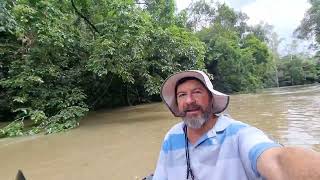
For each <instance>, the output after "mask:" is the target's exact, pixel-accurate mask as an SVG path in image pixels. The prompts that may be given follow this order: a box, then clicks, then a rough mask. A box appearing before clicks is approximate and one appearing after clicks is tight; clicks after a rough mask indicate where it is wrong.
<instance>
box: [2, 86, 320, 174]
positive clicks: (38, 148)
mask: <svg viewBox="0 0 320 180" xmlns="http://www.w3.org/2000/svg"><path fill="white" fill-rule="evenodd" d="M319 107H320V85H313V86H299V87H290V88H279V89H268V90H264V91H263V92H261V93H257V94H241V95H233V96H231V103H230V108H229V113H230V114H231V116H232V117H233V118H235V119H238V120H242V121H244V122H247V123H250V124H252V125H254V126H256V127H258V128H260V129H262V130H264V131H265V132H266V133H267V134H268V135H270V136H272V137H273V138H274V139H275V140H277V141H279V142H280V143H282V144H284V145H288V146H292V145H298V146H304V147H308V148H312V149H314V150H317V151H320V142H319V141H320V118H319V115H320V110H319ZM179 121H180V119H178V118H173V117H172V115H171V114H170V113H169V111H168V110H167V109H166V107H165V106H164V105H163V104H162V103H154V104H148V105H141V106H135V107H127V108H120V109H116V110H109V111H100V112H95V113H91V114H89V115H88V116H87V117H86V118H85V119H84V120H83V121H82V122H81V126H80V127H79V128H77V129H74V130H71V131H68V132H66V133H59V134H53V135H47V136H43V135H37V136H32V137H19V138H7V139H0V159H1V165H0V179H1V180H2V179H14V176H15V174H16V172H17V169H22V170H23V171H24V172H25V174H26V176H27V179H28V180H43V179H46V180H63V179H66V180H73V179H74V180H87V179H111V180H131V179H132V180H134V179H140V178H141V177H143V176H144V175H147V174H149V173H150V172H152V171H153V170H154V168H155V163H156V161H157V157H158V153H159V149H160V144H161V141H162V138H163V137H164V135H165V133H166V132H167V130H168V129H169V128H170V127H171V126H172V125H173V124H175V123H177V122H179Z"/></svg>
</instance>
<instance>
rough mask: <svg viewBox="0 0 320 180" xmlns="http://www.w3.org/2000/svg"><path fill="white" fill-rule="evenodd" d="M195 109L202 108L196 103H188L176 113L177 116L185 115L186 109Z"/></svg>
mask: <svg viewBox="0 0 320 180" xmlns="http://www.w3.org/2000/svg"><path fill="white" fill-rule="evenodd" d="M195 109H201V110H202V111H203V109H202V107H201V106H200V105H198V104H196V103H192V104H188V105H187V106H185V107H184V108H183V109H182V111H181V112H180V113H179V114H178V115H177V116H178V117H185V116H186V114H187V112H188V111H191V110H195Z"/></svg>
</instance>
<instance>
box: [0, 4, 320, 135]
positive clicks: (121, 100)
mask: <svg viewBox="0 0 320 180" xmlns="http://www.w3.org/2000/svg"><path fill="white" fill-rule="evenodd" d="M144 2H145V4H144V5H137V4H136V1H134V0H95V1H90V0H74V1H72V0H70V1H64V0H16V1H10V0H6V1H3V2H1V3H0V122H1V121H10V123H9V124H8V125H7V126H5V127H3V128H2V129H0V137H6V136H17V135H26V134H35V133H39V132H45V133H53V132H59V131H63V130H66V129H70V128H74V127H77V126H78V125H79V122H80V120H81V118H83V117H84V116H85V114H86V113H87V112H88V111H89V110H95V109H99V108H113V107H117V106H123V105H135V104H140V103H145V102H151V101H157V100H159V90H160V86H161V83H162V82H163V81H164V79H165V78H166V77H168V76H169V75H170V74H172V73H174V72H177V71H181V70H185V69H202V70H205V71H208V72H210V73H211V74H212V75H213V77H214V79H213V82H214V84H215V86H216V87H217V89H219V90H222V91H224V92H239V91H254V90H255V89H257V88H263V87H274V86H277V83H278V75H277V72H278V69H279V80H280V81H281V83H280V84H288V83H286V82H288V81H290V85H294V84H301V83H312V82H316V81H319V76H320V75H319V72H320V68H319V63H318V62H317V61H316V60H307V59H305V60H301V58H298V57H293V58H290V61H288V60H286V58H283V59H284V60H283V62H280V58H279V57H278V56H277V55H275V51H274V50H273V48H269V47H268V44H270V41H272V39H270V38H268V33H269V31H267V29H264V27H260V26H259V27H250V26H248V25H247V23H246V20H247V16H246V15H245V14H243V13H241V12H235V11H234V10H233V9H230V8H229V7H228V6H226V5H225V4H216V5H215V6H212V5H209V4H207V3H206V1H204V0H201V1H198V2H194V4H192V5H191V6H190V8H188V9H186V10H183V11H181V12H180V13H176V12H175V3H174V1H173V0H145V1H144ZM275 57H276V58H275ZM302 72H303V73H302ZM282 82H284V83H282Z"/></svg>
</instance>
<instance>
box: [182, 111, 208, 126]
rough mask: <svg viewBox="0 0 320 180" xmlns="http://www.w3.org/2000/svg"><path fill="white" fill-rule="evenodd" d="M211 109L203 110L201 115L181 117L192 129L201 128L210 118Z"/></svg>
mask: <svg viewBox="0 0 320 180" xmlns="http://www.w3.org/2000/svg"><path fill="white" fill-rule="evenodd" d="M211 114H212V113H211V111H205V112H204V113H203V115H202V116H201V117H186V116H185V117H183V118H182V120H183V121H184V123H185V124H186V125H187V126H188V127H189V128H192V129H199V128H201V127H202V126H203V125H204V123H205V122H207V121H208V120H209V119H210V118H211Z"/></svg>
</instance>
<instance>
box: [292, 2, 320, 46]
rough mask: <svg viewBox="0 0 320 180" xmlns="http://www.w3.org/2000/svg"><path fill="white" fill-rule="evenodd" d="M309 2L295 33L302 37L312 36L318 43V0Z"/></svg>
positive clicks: (319, 8)
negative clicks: (309, 5) (308, 6)
mask: <svg viewBox="0 0 320 180" xmlns="http://www.w3.org/2000/svg"><path fill="white" fill-rule="evenodd" d="M309 3H310V4H311V7H310V8H309V9H308V11H307V12H306V13H305V16H304V18H303V20H302V21H301V24H300V26H299V27H298V28H297V29H296V31H295V33H296V34H297V35H298V37H299V38H302V39H312V38H314V39H315V41H316V42H317V43H318V44H320V1H319V0H309Z"/></svg>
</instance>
